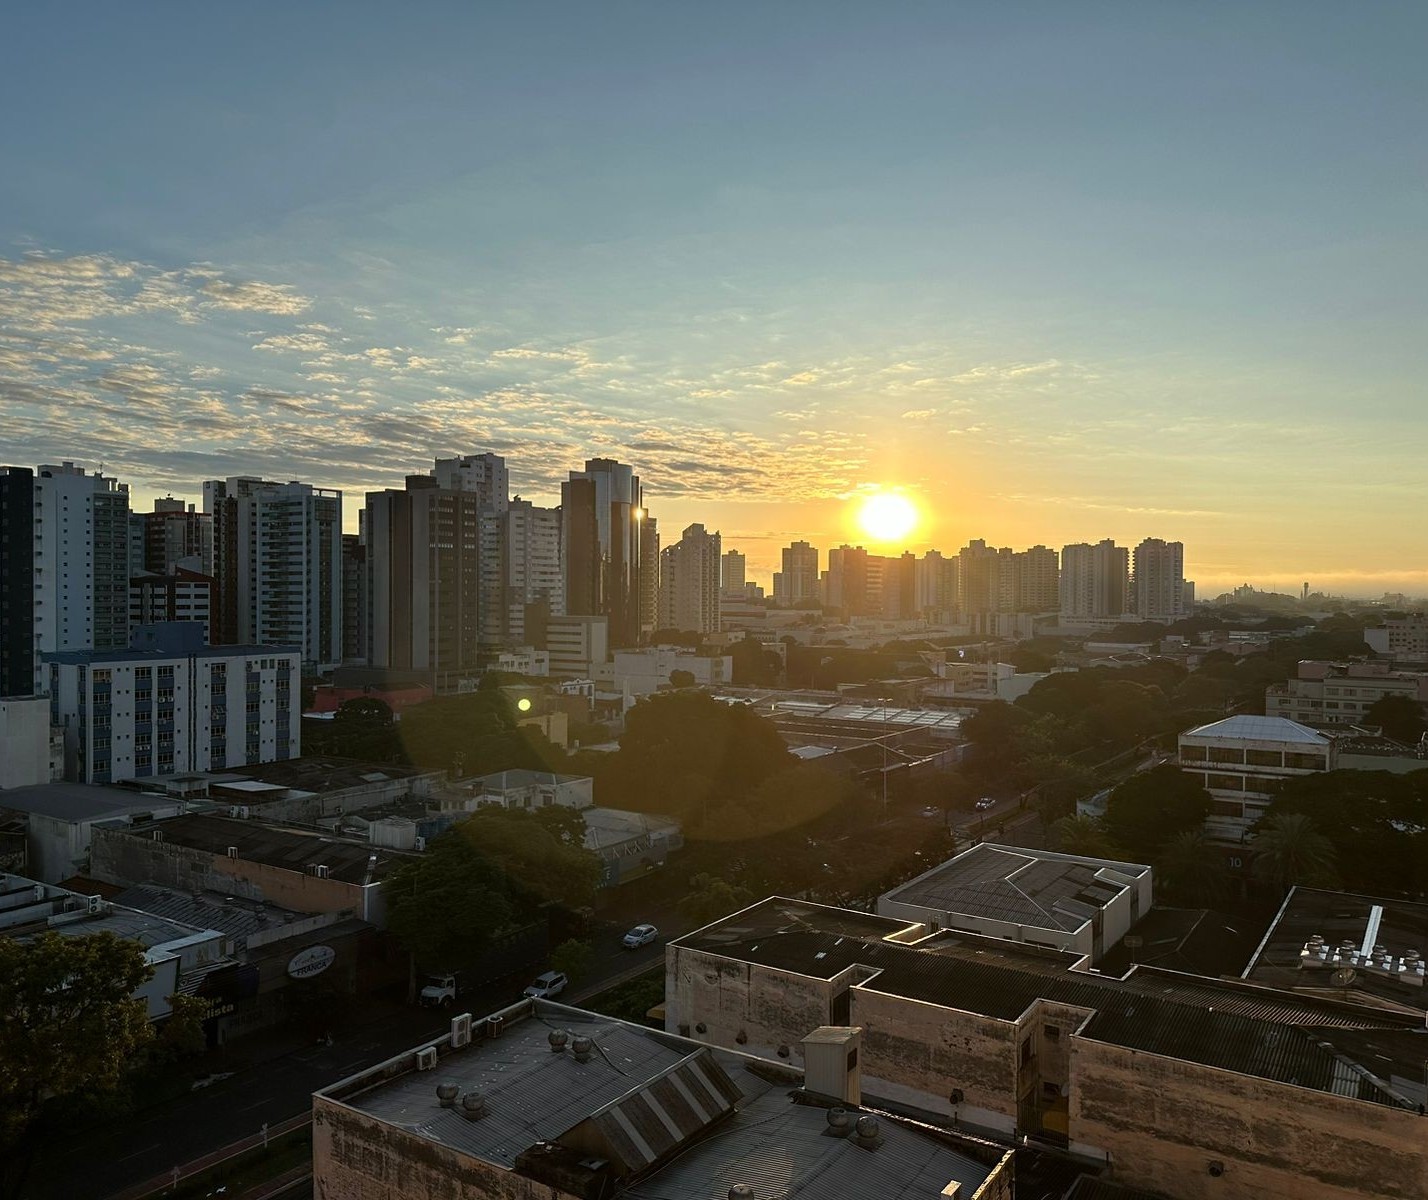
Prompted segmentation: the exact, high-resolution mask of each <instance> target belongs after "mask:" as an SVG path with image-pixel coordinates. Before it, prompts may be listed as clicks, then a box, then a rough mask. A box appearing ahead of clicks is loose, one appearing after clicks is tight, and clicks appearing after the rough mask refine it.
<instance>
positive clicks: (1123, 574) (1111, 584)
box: [1059, 538, 1130, 618]
mask: <svg viewBox="0 0 1428 1200" xmlns="http://www.w3.org/2000/svg"><path fill="white" fill-rule="evenodd" d="M1129 595H1130V550H1129V549H1128V548H1127V547H1125V546H1117V545H1116V544H1115V542H1113V541H1112V540H1111V539H1110V538H1106V539H1105V540H1104V541H1100V542H1097V543H1096V544H1095V545H1094V546H1093V545H1091V544H1090V543H1088V542H1078V543H1076V544H1075V545H1071V546H1064V547H1062V550H1061V576H1060V588H1059V599H1060V608H1061V615H1062V616H1063V617H1068V618H1074V617H1095V618H1111V617H1119V616H1121V615H1122V614H1123V613H1126V612H1127V611H1128V600H1129Z"/></svg>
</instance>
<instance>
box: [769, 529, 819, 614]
mask: <svg viewBox="0 0 1428 1200" xmlns="http://www.w3.org/2000/svg"><path fill="white" fill-rule="evenodd" d="M781 562H782V565H783V570H781V571H780V572H778V574H776V575H775V576H774V601H775V603H777V604H779V605H780V606H782V607H784V608H792V607H794V606H795V605H797V604H802V603H813V602H815V601H817V600H818V598H819V596H818V547H817V546H810V545H809V544H808V543H807V542H794V543H793V544H792V545H789V546H785V547H784V549H783V552H782V555H781Z"/></svg>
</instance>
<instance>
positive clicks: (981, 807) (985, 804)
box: [977, 796, 996, 812]
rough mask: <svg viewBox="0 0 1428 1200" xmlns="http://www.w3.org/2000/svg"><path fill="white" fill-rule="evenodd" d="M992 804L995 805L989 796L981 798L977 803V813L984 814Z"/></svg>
mask: <svg viewBox="0 0 1428 1200" xmlns="http://www.w3.org/2000/svg"><path fill="white" fill-rule="evenodd" d="M994 804H996V801H995V800H993V799H992V798H991V797H990V796H983V797H982V798H981V799H980V800H978V801H977V811H978V812H986V811H987V809H989V808H991V807H992V806H993V805H994Z"/></svg>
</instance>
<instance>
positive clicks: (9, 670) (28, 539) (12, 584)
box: [0, 467, 36, 696]
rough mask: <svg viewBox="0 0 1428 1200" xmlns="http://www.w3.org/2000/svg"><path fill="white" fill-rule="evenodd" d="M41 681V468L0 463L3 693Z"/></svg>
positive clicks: (25, 692)
mask: <svg viewBox="0 0 1428 1200" xmlns="http://www.w3.org/2000/svg"><path fill="white" fill-rule="evenodd" d="M35 683H36V675H35V473H34V472H33V471H32V470H30V468H29V467H0V696H29V695H31V694H33V693H34V691H35Z"/></svg>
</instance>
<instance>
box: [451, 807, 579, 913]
mask: <svg viewBox="0 0 1428 1200" xmlns="http://www.w3.org/2000/svg"><path fill="white" fill-rule="evenodd" d="M552 807H554V806H552ZM576 821H578V825H576V824H575V822H576ZM577 829H578V830H579V836H578V838H577V837H576V835H575V831H576V830H577ZM584 830H585V821H584V818H582V817H580V816H579V814H578V813H573V812H572V813H571V815H569V816H554V815H553V816H546V815H545V813H544V812H541V813H534V812H524V811H522V810H521V809H515V808H509V809H508V808H501V807H498V806H496V805H489V806H487V807H485V808H480V809H477V810H476V812H474V813H472V814H471V816H470V817H468V818H467V819H466V820H464V821H462V822H461V823H460V824H459V825H457V826H456V827H455V828H454V830H453V831H452V832H453V833H455V834H456V836H457V837H459V838H461V839H462V840H464V841H465V842H466V843H467V844H469V845H470V846H471V847H472V848H473V849H474V850H475V851H476V852H477V853H479V854H480V855H481V856H482V857H484V858H486V859H488V860H490V861H491V862H493V863H495V864H496V865H497V866H498V867H500V869H501V870H502V872H503V873H504V875H505V877H506V881H507V884H508V885H509V886H510V887H511V888H512V889H513V893H514V894H513V899H515V900H517V901H524V902H525V903H526V904H527V905H534V904H541V903H545V902H548V901H554V902H555V903H557V904H563V905H565V906H566V907H567V908H581V907H584V906H585V905H588V904H589V903H590V902H591V901H592V900H593V899H594V898H595V889H596V887H597V886H598V885H599V883H600V870H601V865H600V856H599V855H597V854H596V853H594V851H591V850H587V849H585V833H584Z"/></svg>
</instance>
